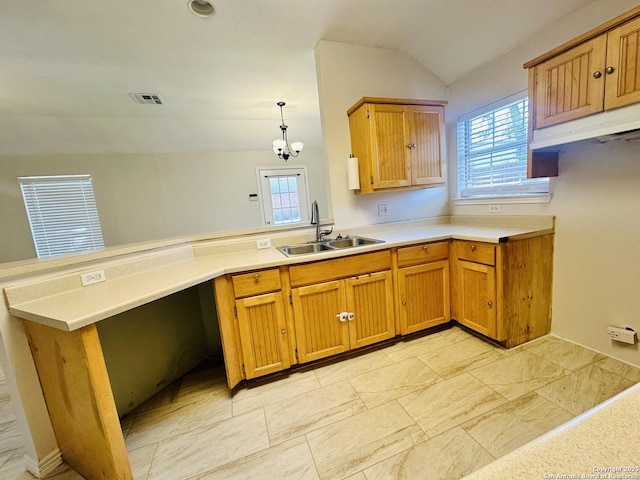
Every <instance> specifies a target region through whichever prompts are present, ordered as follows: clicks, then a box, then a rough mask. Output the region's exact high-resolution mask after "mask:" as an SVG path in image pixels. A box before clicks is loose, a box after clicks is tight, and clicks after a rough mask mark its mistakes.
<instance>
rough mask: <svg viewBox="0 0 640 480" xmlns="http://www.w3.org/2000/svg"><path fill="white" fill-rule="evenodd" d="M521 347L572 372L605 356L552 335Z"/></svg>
mask: <svg viewBox="0 0 640 480" xmlns="http://www.w3.org/2000/svg"><path fill="white" fill-rule="evenodd" d="M523 348H524V349H526V350H527V351H528V352H531V353H535V354H536V355H540V356H541V357H543V358H545V359H547V360H549V361H551V362H554V363H557V364H558V365H560V366H561V367H563V368H566V369H567V370H571V371H574V372H575V371H576V370H579V369H581V368H582V367H586V366H587V365H589V364H591V363H594V362H597V361H599V360H602V359H604V358H605V356H604V355H602V354H600V353H598V352H594V351H593V350H589V349H588V348H584V347H581V346H580V345H576V344H574V343H571V342H567V341H564V340H562V339H561V338H558V337H553V336H548V337H545V338H544V339H542V340H540V341H537V342H532V343H531V344H529V345H526V346H525V347H523Z"/></svg>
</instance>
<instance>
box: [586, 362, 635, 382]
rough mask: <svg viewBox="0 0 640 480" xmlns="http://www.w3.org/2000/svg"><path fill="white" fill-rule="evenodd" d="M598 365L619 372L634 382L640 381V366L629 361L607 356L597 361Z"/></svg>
mask: <svg viewBox="0 0 640 480" xmlns="http://www.w3.org/2000/svg"><path fill="white" fill-rule="evenodd" d="M596 365H597V366H598V367H600V368H604V369H605V370H608V371H610V372H613V373H617V374H618V375H620V376H621V377H624V378H626V379H627V380H630V381H632V382H633V383H638V382H640V368H637V367H634V366H633V365H629V364H628V363H624V362H621V361H619V360H616V359H615V358H610V357H607V358H605V359H604V360H600V361H599V362H597V363H596Z"/></svg>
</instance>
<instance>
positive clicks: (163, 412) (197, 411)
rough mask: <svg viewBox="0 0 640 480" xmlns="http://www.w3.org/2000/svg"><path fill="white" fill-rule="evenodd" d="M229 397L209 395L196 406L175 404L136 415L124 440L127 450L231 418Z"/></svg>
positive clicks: (194, 404)
mask: <svg viewBox="0 0 640 480" xmlns="http://www.w3.org/2000/svg"><path fill="white" fill-rule="evenodd" d="M231 408H232V405H231V399H230V398H219V397H215V396H207V397H204V398H203V399H201V400H199V401H197V402H194V403H174V404H170V405H165V406H163V407H160V408H156V409H154V410H149V411H148V412H144V413H140V414H138V415H136V418H135V419H134V421H133V424H132V425H131V427H130V428H129V431H128V434H127V436H126V438H125V443H126V445H127V450H135V449H136V448H140V447H142V446H144V445H149V444H151V443H156V442H159V441H161V440H165V439H167V438H171V437H174V436H176V435H180V434H183V433H187V432H189V431H192V430H197V429H199V428H202V427H204V426H209V425H214V424H216V423H220V422H222V421H224V420H227V419H229V418H231V417H232V410H231Z"/></svg>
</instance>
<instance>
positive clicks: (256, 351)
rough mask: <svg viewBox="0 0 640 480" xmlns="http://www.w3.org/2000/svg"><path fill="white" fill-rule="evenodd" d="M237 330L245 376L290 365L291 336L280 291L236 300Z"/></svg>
mask: <svg viewBox="0 0 640 480" xmlns="http://www.w3.org/2000/svg"><path fill="white" fill-rule="evenodd" d="M236 310H237V316H238V333H239V335H240V346H241V348H242V360H243V365H244V374H245V377H246V378H248V379H249V378H255V377H259V376H261V375H267V374H269V373H274V372H278V371H280V370H285V369H287V368H289V367H290V366H291V359H290V356H289V335H288V332H287V323H286V319H285V313H284V300H283V298H282V293H281V292H276V293H267V294H264V295H257V296H254V297H248V298H242V299H239V300H236Z"/></svg>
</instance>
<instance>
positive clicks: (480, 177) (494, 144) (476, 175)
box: [457, 98, 549, 197]
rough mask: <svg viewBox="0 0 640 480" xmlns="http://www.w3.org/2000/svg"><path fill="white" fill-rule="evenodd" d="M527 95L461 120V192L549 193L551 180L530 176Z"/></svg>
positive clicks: (496, 193)
mask: <svg viewBox="0 0 640 480" xmlns="http://www.w3.org/2000/svg"><path fill="white" fill-rule="evenodd" d="M528 107H529V102H528V100H527V99H526V98H524V99H520V100H517V101H515V102H512V103H509V104H507V105H503V106H500V107H498V108H496V109H493V110H490V111H487V112H485V113H483V114H481V115H476V116H472V117H470V118H466V119H463V120H461V121H460V122H459V123H458V132H457V141H458V192H459V193H458V195H459V196H460V197H473V196H487V195H517V194H531V193H548V192H549V179H547V178H544V179H532V180H530V179H527V123H528Z"/></svg>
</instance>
